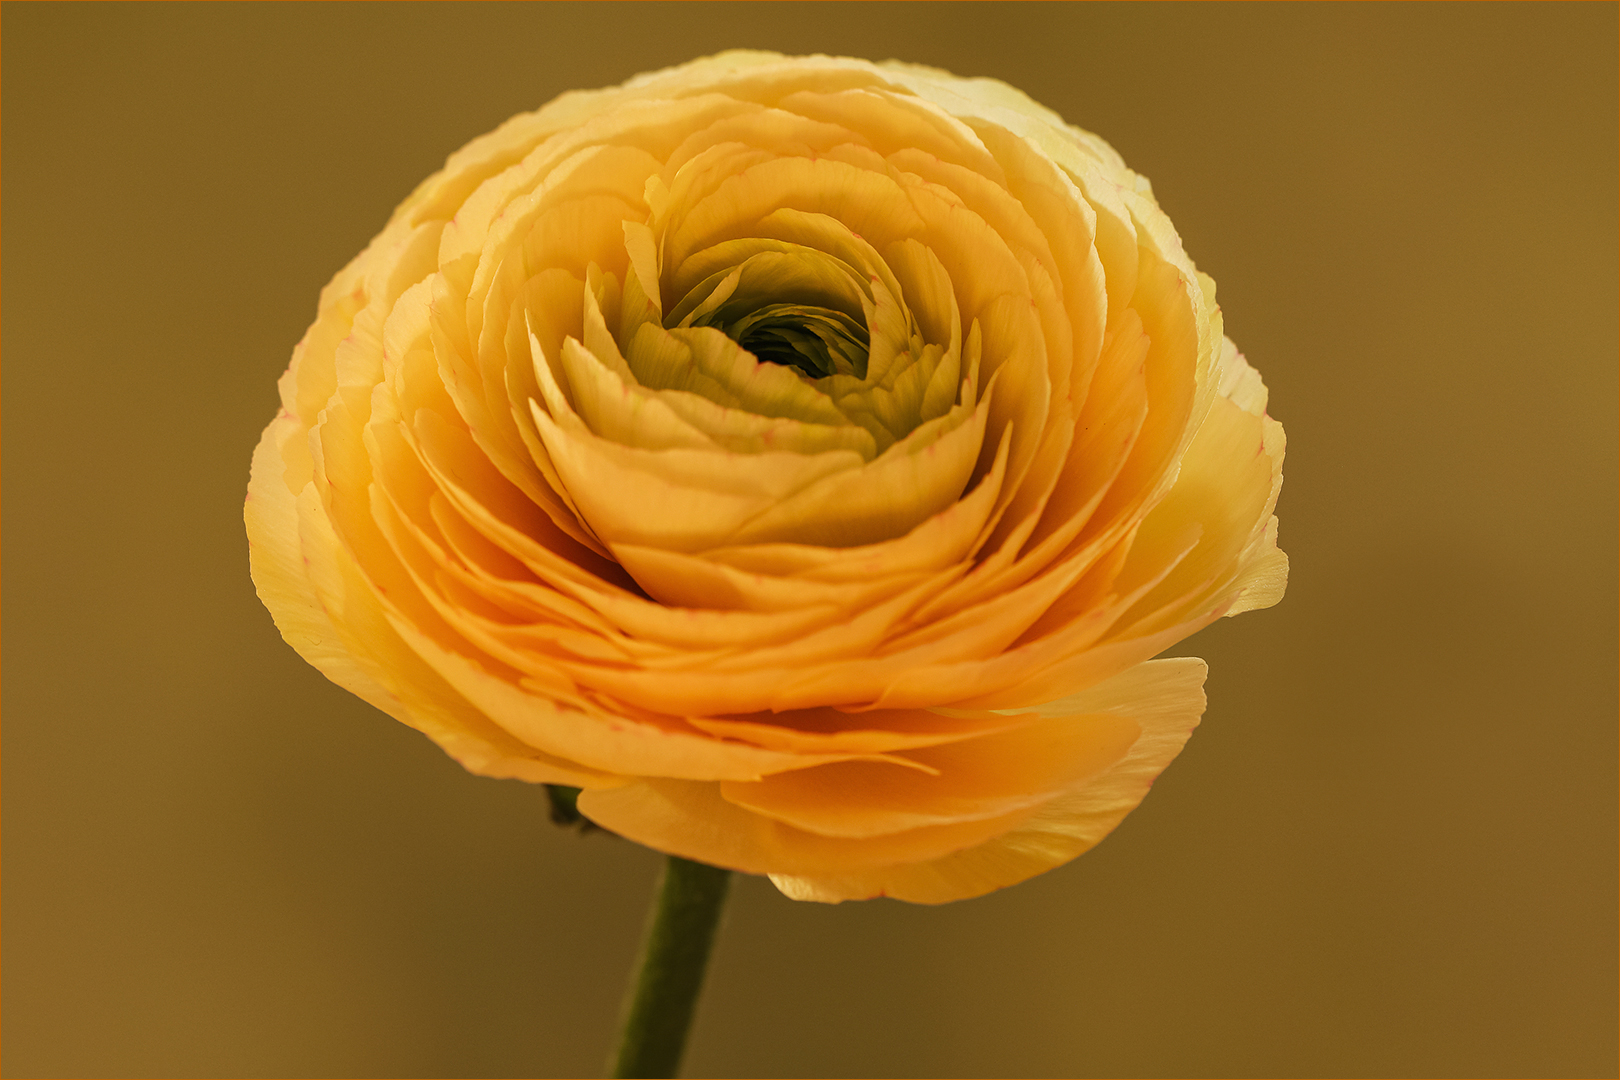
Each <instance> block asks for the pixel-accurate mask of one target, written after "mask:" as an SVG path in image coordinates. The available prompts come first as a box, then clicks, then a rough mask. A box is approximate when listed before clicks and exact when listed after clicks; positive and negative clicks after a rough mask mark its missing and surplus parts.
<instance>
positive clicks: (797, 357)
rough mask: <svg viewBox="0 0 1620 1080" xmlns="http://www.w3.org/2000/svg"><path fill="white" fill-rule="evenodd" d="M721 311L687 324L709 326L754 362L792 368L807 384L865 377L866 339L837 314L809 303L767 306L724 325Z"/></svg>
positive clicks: (858, 326) (854, 324)
mask: <svg viewBox="0 0 1620 1080" xmlns="http://www.w3.org/2000/svg"><path fill="white" fill-rule="evenodd" d="M728 306H729V305H728ZM725 312H726V308H725V307H722V308H720V309H718V310H716V311H714V312H712V313H711V314H709V315H707V316H704V317H701V318H698V319H695V320H693V325H694V326H713V327H714V328H715V329H717V330H720V331H721V332H723V333H724V334H725V335H726V336H727V337H729V338H731V340H733V341H735V342H736V343H737V344H739V345H741V346H742V347H743V348H745V349H747V350H748V351H749V352H751V353H753V354H754V355H755V356H756V357H758V358H759V359H760V360H762V361H765V362H767V363H772V364H782V365H784V366H786V367H791V368H797V369H798V370H799V371H801V372H803V373H804V374H805V375H806V376H807V377H809V378H811V379H821V378H825V377H826V376H828V375H849V376H852V377H854V378H857V379H864V378H865V377H866V358H867V354H868V352H869V351H870V347H871V345H870V337H869V335H868V333H867V329H866V327H865V326H862V325H861V324H859V323H857V322H856V321H855V320H854V319H852V318H850V317H849V316H848V315H846V314H844V313H843V312H842V311H834V310H833V309H832V308H827V307H820V306H817V305H814V304H767V305H765V306H764V307H762V308H759V309H758V310H756V311H752V312H749V313H748V314H746V315H743V316H742V317H741V318H737V319H732V320H729V321H727V320H725V319H724V315H725Z"/></svg>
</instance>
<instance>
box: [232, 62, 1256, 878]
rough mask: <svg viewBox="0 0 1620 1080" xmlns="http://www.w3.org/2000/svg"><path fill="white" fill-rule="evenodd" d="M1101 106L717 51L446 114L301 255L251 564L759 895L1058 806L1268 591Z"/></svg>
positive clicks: (476, 738)
mask: <svg viewBox="0 0 1620 1080" xmlns="http://www.w3.org/2000/svg"><path fill="white" fill-rule="evenodd" d="M1214 293H1215V288H1214V283H1213V282H1212V281H1211V280H1210V279H1209V278H1208V277H1207V276H1205V275H1203V274H1200V273H1198V272H1197V271H1196V270H1195V269H1194V267H1193V264H1192V262H1191V260H1190V259H1189V258H1188V257H1187V255H1186V253H1185V252H1184V251H1183V250H1182V246H1181V242H1180V240H1179V239H1178V237H1177V235H1176V233H1175V230H1174V229H1173V228H1172V227H1171V225H1170V222H1169V220H1168V219H1167V218H1166V217H1165V215H1164V214H1163V213H1162V212H1161V211H1160V210H1159V208H1158V205H1157V204H1156V203H1155V202H1154V199H1153V196H1152V193H1151V191H1150V190H1149V187H1148V184H1147V182H1146V181H1145V180H1144V179H1142V178H1141V177H1139V176H1137V175H1136V174H1134V173H1132V172H1131V171H1130V170H1129V169H1127V168H1126V167H1125V165H1124V164H1123V162H1121V160H1120V159H1119V157H1118V156H1117V155H1116V154H1115V153H1114V151H1113V150H1112V149H1110V148H1109V147H1108V146H1107V145H1106V144H1104V143H1103V142H1102V141H1101V140H1100V139H1098V138H1096V137H1095V136H1093V135H1090V134H1087V133H1085V132H1083V131H1080V130H1078V129H1076V128H1072V127H1069V126H1067V125H1066V124H1064V123H1063V122H1062V120H1060V119H1059V118H1058V117H1057V116H1056V115H1055V114H1053V113H1051V112H1050V111H1048V110H1046V109H1044V108H1042V107H1041V106H1039V105H1037V104H1035V103H1034V102H1032V101H1030V100H1029V99H1028V98H1027V97H1025V96H1024V95H1022V94H1020V93H1019V92H1018V91H1016V90H1014V89H1012V88H1011V87H1009V86H1006V85H1004V84H1002V83H999V82H995V81H992V80H987V79H959V78H955V77H953V76H951V75H948V74H946V73H944V72H941V71H937V70H933V69H926V68H920V67H915V66H911V65H904V64H896V63H889V64H884V65H874V64H870V63H867V62H865V61H859V60H848V59H831V58H826V57H812V58H788V57H782V56H778V55H775V54H766V53H726V54H722V55H720V56H716V57H711V58H708V59H704V60H699V61H696V62H694V63H691V64H687V65H685V66H682V67H678V68H672V69H670V70H667V71H662V72H656V73H653V74H649V75H643V76H640V77H638V78H636V79H633V80H631V81H630V82H629V83H626V84H625V85H623V86H621V87H616V88H613V89H609V90H601V91H593V92H587V93H571V94H565V95H563V96H562V97H560V98H558V99H557V100H555V101H553V102H552V103H551V104H549V105H547V106H545V107H544V108H542V109H540V110H539V111H538V112H534V113H529V114H525V115H522V116H518V117H515V118H514V119H512V120H510V121H508V122H507V123H506V124H504V125H502V126H501V127H500V128H499V129H498V130H496V131H495V132H493V133H491V134H489V135H486V136H484V137H482V138H480V139H477V140H475V141H474V142H472V143H471V144H469V145H468V146H467V147H465V148H464V149H462V150H461V151H459V152H458V153H456V154H455V155H453V156H452V157H451V158H450V159H449V161H448V163H447V164H446V166H445V168H444V169H443V170H442V171H440V172H439V173H437V174H435V175H434V176H433V177H431V178H429V179H428V180H427V181H425V182H424V183H423V184H422V185H421V186H420V187H419V188H418V189H417V190H416V191H415V192H414V193H412V195H411V196H410V197H409V198H408V199H407V200H406V201H405V202H404V203H403V204H402V205H401V206H400V207H399V209H398V210H397V211H396V212H395V213H394V216H393V218H392V219H391V220H390V221H389V223H388V225H387V227H386V228H385V229H384V230H383V231H382V233H381V234H379V235H378V236H377V238H376V239H375V240H373V241H372V243H371V245H370V246H369V247H367V249H366V250H365V251H364V252H362V253H361V254H360V255H359V256H358V257H357V258H356V259H355V260H354V261H353V262H351V263H350V264H349V265H348V266H347V267H345V268H344V269H343V270H342V271H341V272H339V274H338V275H337V277H336V278H334V279H333V281H332V283H331V284H330V285H328V286H327V288H326V290H325V291H324V292H323V293H322V296H321V302H320V308H319V314H318V316H317V318H316V321H315V323H314V325H312V326H311V327H310V329H309V331H308V333H307V334H306V335H305V337H304V339H303V341H301V342H300V343H299V345H298V347H297V349H296V350H295V352H294V355H293V360H292V364H291V366H290V367H289V368H288V371H287V373H286V375H285V376H284V377H283V379H282V382H281V394H282V403H283V408H282V411H281V413H280V415H279V416H278V417H277V418H276V419H275V420H274V421H273V422H272V423H271V425H270V426H269V428H268V429H266V431H265V434H264V437H263V440H262V441H261V442H260V444H259V448H258V451H257V452H256V454H255V456H254V462H253V476H252V481H251V484H250V488H249V497H248V504H247V510H246V516H247V525H248V534H249V539H250V542H251V554H252V567H253V575H254V580H255V581H256V583H257V585H258V589H259V594H260V596H261V597H262V598H263V599H264V602H265V603H266V605H267V606H268V607H269V608H270V610H271V612H272V614H273V615H274V616H275V619H276V623H277V625H278V627H280V629H281V631H282V633H283V635H284V636H285V637H286V638H287V640H288V641H289V642H290V643H291V644H292V645H293V646H294V647H295V648H297V649H298V650H299V652H300V653H301V654H302V655H303V656H304V657H305V658H306V659H308V660H309V661H310V663H312V664H314V665H315V666H316V667H317V668H319V669H320V670H321V671H322V672H324V673H325V674H326V675H327V676H328V677H330V678H331V679H333V680H334V681H335V682H337V683H339V684H340V685H342V686H344V687H346V688H347V689H349V690H351V691H353V692H354V693H356V694H359V695H360V696H361V697H363V698H365V699H366V700H367V701H370V702H371V703H373V704H374V705H376V706H377V707H378V708H381V709H383V710H385V711H387V712H388V713H390V714H391V715H393V716H395V717H397V718H398V719H400V720H401V721H403V722H405V723H407V724H410V725H412V726H413V727H416V728H418V729H419V730H421V731H423V732H425V733H426V734H427V735H429V736H430V737H431V738H433V739H434V740H435V741H436V742H438V743H439V745H440V746H442V747H443V748H444V749H445V750H446V751H447V752H448V753H450V754H451V755H452V756H453V757H455V758H456V759H457V760H459V761H460V762H461V763H462V764H464V765H465V766H466V767H467V768H469V769H471V770H473V771H474V772H478V773H483V774H485V775H490V776H507V777H520V778H523V779H526V780H531V781H540V782H546V783H555V784H567V785H571V786H575V787H579V788H582V789H584V790H583V792H582V794H581V795H580V798H579V802H578V806H579V809H580V811H581V812H582V813H584V814H585V815H587V816H588V817H589V818H591V819H592V820H594V821H596V822H597V823H599V824H601V825H603V826H604V827H606V828H609V829H612V830H614V831H617V832H619V833H621V834H623V835H625V836H628V837H630V838H632V839H635V840H638V841H641V842H643V843H646V844H648V845H650V846H652V847H654V848H658V849H660V850H663V851H666V852H670V853H673V854H679V855H683V856H686V857H689V858H692V859H697V860H701V861H704V862H709V863H713V864H716V865H719V866H725V867H730V868H734V869H738V870H744V871H749V872H754V873H766V874H770V875H771V876H772V879H773V880H774V881H775V882H776V883H777V884H778V886H779V887H780V888H781V889H782V890H783V891H784V892H786V893H787V894H789V895H790V896H795V897H800V898H805V899H817V900H833V901H836V900H841V899H846V898H854V897H866V896H874V895H890V896H896V897H900V898H903V899H908V900H916V901H923V902H941V901H946V900H952V899H957V898H960V897H966V896H974V895H978V894H981V893H984V892H988V891H990V890H992V889H995V888H998V887H1001V886H1004V885H1008V884H1011V883H1013V882H1015V881H1019V880H1022V879H1024V878H1027V877H1029V876H1031V875H1033V874H1036V873H1040V872H1041V871H1043V870H1046V869H1048V868H1050V867H1052V866H1055V865H1057V864H1059V863H1061V862H1064V861H1067V860H1068V859H1071V858H1073V857H1074V856H1076V855H1078V854H1079V853H1081V852H1082V851H1084V850H1086V849H1087V848H1089V847H1090V846H1091V845H1093V844H1095V843H1096V842H1097V841H1098V840H1099V839H1101V838H1102V836H1104V835H1105V834H1106V833H1107V832H1108V831H1109V830H1110V829H1112V828H1113V826H1114V825H1115V824H1117V823H1118V822H1119V820H1120V819H1121V818H1123V817H1124V815H1125V814H1126V813H1128V812H1129V811H1130V810H1131V809H1132V808H1134V807H1135V805H1136V804H1137V803H1138V802H1139V801H1140V800H1141V798H1142V796H1143V794H1145V792H1146V790H1147V788H1148V785H1149V784H1150V783H1151V782H1152V780H1153V778H1154V777H1155V776H1156V775H1157V774H1158V773H1159V772H1160V771H1161V770H1162V769H1163V768H1164V767H1165V765H1166V764H1168V763H1169V761H1170V760H1171V759H1172V758H1173V757H1174V756H1175V755H1176V753H1177V752H1179V750H1180V748H1181V746H1182V744H1183V743H1184V742H1185V741H1186V739H1187V737H1188V735H1189V734H1190V733H1191V731H1192V728H1193V727H1194V726H1195V725H1196V723H1197V722H1198V718H1199V715H1200V714H1201V713H1202V711H1203V704H1204V698H1203V691H1202V683H1203V676H1204V666H1203V663H1202V662H1201V661H1198V660H1194V659H1173V660H1157V661H1154V660H1150V659H1149V658H1150V657H1152V656H1153V655H1155V654H1156V653H1158V652H1160V651H1161V650H1163V649H1164V648H1165V647H1167V646H1168V645H1170V644H1172V643H1174V642H1175V641H1177V640H1179V639H1181V638H1183V637H1185V636H1187V635H1188V634H1190V633H1192V632H1194V631H1196V630H1197V629H1199V628H1200V627H1202V626H1205V625H1206V624H1208V623H1209V622H1211V621H1212V620H1214V619H1216V618H1218V617H1220V616H1221V615H1227V614H1234V613H1236V612H1238V611H1241V610H1247V609H1249V608H1254V607H1262V606H1266V605H1269V604H1271V603H1274V602H1276V600H1277V599H1279V598H1280V597H1281V595H1282V591H1283V586H1284V583H1285V580H1286V576H1287V561H1286V559H1285V557H1284V556H1283V555H1282V553H1281V552H1280V551H1278V550H1277V547H1276V518H1275V517H1273V516H1272V511H1273V508H1274V506H1275V503H1276V498H1277V492H1278V488H1279V486H1280V484H1281V463H1282V453H1283V436H1282V428H1281V427H1280V426H1279V425H1277V424H1276V423H1275V422H1274V421H1272V420H1270V419H1269V418H1268V417H1267V416H1266V414H1265V400H1266V392H1265V388H1264V387H1263V386H1262V385H1261V382H1260V379H1259V376H1258V375H1257V374H1256V373H1255V371H1254V369H1252V368H1250V367H1249V366H1248V365H1247V364H1246V363H1245V362H1244V359H1243V357H1242V356H1241V355H1240V354H1239V353H1238V352H1237V350H1236V349H1235V348H1234V347H1233V345H1232V344H1231V342H1230V341H1228V340H1226V339H1225V338H1224V337H1223V336H1222V321H1221V314H1220V309H1219V308H1218V307H1216V305H1215V301H1214Z"/></svg>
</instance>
